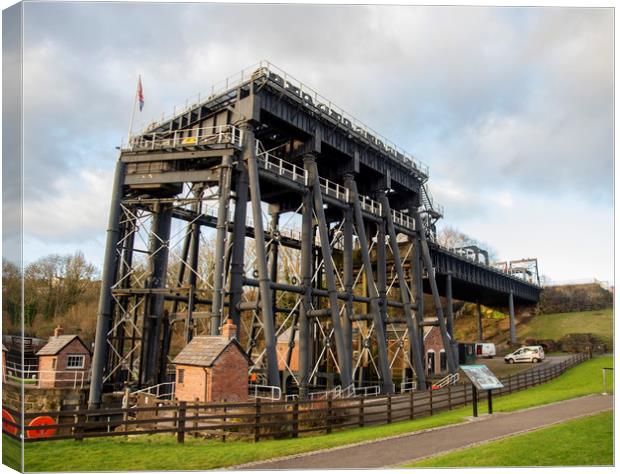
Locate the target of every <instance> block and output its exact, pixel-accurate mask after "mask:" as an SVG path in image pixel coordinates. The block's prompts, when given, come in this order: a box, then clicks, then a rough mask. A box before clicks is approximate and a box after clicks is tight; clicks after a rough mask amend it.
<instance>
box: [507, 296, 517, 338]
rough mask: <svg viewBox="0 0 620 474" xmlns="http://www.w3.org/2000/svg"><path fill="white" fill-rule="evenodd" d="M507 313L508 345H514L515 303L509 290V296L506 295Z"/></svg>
mask: <svg viewBox="0 0 620 474" xmlns="http://www.w3.org/2000/svg"><path fill="white" fill-rule="evenodd" d="M508 311H509V313H510V343H511V344H516V343H517V328H516V324H515V302H514V295H513V293H512V290H510V294H509V295H508Z"/></svg>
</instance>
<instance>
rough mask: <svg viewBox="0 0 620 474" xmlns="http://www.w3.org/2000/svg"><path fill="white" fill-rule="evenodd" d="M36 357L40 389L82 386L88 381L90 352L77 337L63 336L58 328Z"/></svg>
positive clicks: (71, 335)
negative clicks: (37, 359)
mask: <svg viewBox="0 0 620 474" xmlns="http://www.w3.org/2000/svg"><path fill="white" fill-rule="evenodd" d="M36 355H37V356H38V358H39V374H38V375H39V387H41V388H57V387H73V386H82V384H83V383H84V382H86V380H87V379H88V374H89V373H90V364H91V354H90V350H89V349H88V347H87V346H86V344H84V341H82V339H80V337H79V336H77V335H75V334H67V335H63V334H62V328H61V327H60V326H59V327H57V328H56V329H55V330H54V335H53V336H52V337H50V338H49V340H48V341H47V344H45V345H44V346H43V347H42V348H41V349H40V350H39V351H38V352H37V354H36Z"/></svg>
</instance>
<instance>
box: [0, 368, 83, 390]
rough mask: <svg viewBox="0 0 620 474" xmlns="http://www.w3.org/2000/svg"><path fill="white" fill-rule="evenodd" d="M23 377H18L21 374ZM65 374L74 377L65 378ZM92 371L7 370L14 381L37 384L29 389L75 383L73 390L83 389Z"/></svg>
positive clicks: (30, 385)
mask: <svg viewBox="0 0 620 474" xmlns="http://www.w3.org/2000/svg"><path fill="white" fill-rule="evenodd" d="M20 373H21V375H17V374H20ZM47 374H52V375H53V376H51V377H47ZM65 374H70V375H71V376H72V377H68V378H66V377H63V375H65ZM89 374H90V371H87V370H30V371H26V370H24V371H22V370H19V369H9V368H7V370H6V375H7V378H8V377H11V378H13V379H17V380H18V381H25V380H27V381H33V382H35V383H28V384H27V385H28V386H29V387H36V388H39V387H41V384H42V383H45V382H53V383H57V382H60V383H71V382H72V383H73V388H82V387H84V382H88V380H89V378H88V375H89ZM57 375H61V377H60V378H58V377H56V376H57Z"/></svg>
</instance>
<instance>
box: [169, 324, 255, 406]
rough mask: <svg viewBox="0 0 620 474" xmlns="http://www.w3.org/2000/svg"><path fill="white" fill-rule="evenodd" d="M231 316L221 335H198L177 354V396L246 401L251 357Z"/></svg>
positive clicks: (190, 398)
mask: <svg viewBox="0 0 620 474" xmlns="http://www.w3.org/2000/svg"><path fill="white" fill-rule="evenodd" d="M236 333H237V327H236V326H235V325H234V324H233V323H232V321H230V320H228V321H227V322H226V324H224V326H223V327H222V335H221V336H196V337H194V338H193V339H192V340H191V342H189V343H188V344H187V345H186V346H185V347H184V348H183V350H182V351H181V352H180V353H179V355H177V356H176V357H175V358H174V360H173V361H172V363H173V364H174V365H175V366H176V384H175V397H176V398H177V399H178V400H180V401H186V402H191V401H195V400H198V401H200V402H221V401H224V400H226V401H229V402H242V401H246V400H247V399H248V368H249V364H250V359H249V358H248V356H247V354H246V353H245V351H244V350H243V348H242V347H241V345H240V344H239V342H238V341H237V339H236V338H235V334H236Z"/></svg>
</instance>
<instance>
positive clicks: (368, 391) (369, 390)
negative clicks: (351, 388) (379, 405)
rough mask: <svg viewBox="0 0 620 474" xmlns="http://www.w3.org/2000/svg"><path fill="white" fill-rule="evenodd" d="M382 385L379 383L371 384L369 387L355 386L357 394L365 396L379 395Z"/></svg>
mask: <svg viewBox="0 0 620 474" xmlns="http://www.w3.org/2000/svg"><path fill="white" fill-rule="evenodd" d="M380 393H381V387H379V386H378V385H370V386H368V387H355V395H364V396H365V397H368V396H373V395H379V394H380Z"/></svg>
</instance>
